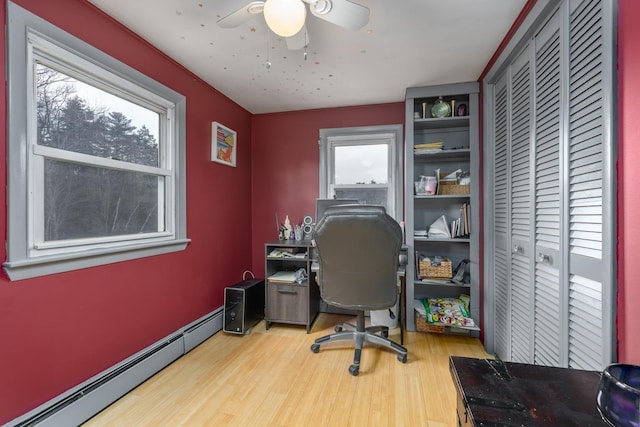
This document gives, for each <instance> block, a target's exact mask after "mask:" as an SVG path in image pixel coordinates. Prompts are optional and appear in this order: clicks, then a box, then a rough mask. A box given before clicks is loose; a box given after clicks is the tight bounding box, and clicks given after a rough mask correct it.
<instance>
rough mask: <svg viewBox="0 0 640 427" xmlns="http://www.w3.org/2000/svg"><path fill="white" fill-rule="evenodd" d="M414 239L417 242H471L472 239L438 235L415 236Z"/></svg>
mask: <svg viewBox="0 0 640 427" xmlns="http://www.w3.org/2000/svg"><path fill="white" fill-rule="evenodd" d="M413 240H414V241H416V242H437V243H441V242H453V243H470V242H471V239H469V238H460V237H457V238H455V239H446V238H438V237H418V236H413Z"/></svg>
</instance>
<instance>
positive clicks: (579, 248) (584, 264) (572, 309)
mask: <svg viewBox="0 0 640 427" xmlns="http://www.w3.org/2000/svg"><path fill="white" fill-rule="evenodd" d="M602 15H603V10H602V8H601V7H600V1H596V0H591V1H581V2H580V1H574V2H573V3H572V5H571V11H570V38H571V39H572V40H579V42H575V43H571V44H570V48H569V64H570V70H571V71H570V73H569V123H568V126H569V161H568V168H569V233H570V234H569V257H570V258H569V295H568V297H569V298H568V299H569V301H568V303H569V314H568V317H569V324H568V329H569V330H568V334H569V347H568V359H569V366H570V367H572V368H579V369H592V370H600V369H602V366H603V364H606V363H607V361H608V360H610V358H611V354H610V345H608V344H607V341H608V340H610V339H611V337H610V334H609V330H608V329H607V328H606V327H604V325H606V324H607V323H609V324H610V322H611V321H612V319H611V317H610V316H611V315H610V313H609V312H606V313H604V312H603V277H604V275H605V273H606V272H607V268H608V266H607V265H605V263H604V262H603V247H602V242H603V222H604V221H603V216H604V213H603V165H604V156H603V149H604V147H605V141H604V123H603V111H604V105H603V88H602V84H596V83H599V82H602V80H603V71H604V70H603V56H604V46H603V28H602V25H603V16H602ZM612 220H613V218H608V219H607V221H612ZM606 293H608V294H610V293H611V290H610V288H607V289H606ZM604 316H609V317H608V318H604Z"/></svg>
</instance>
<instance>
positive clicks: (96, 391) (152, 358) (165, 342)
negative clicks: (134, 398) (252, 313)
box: [6, 307, 223, 427]
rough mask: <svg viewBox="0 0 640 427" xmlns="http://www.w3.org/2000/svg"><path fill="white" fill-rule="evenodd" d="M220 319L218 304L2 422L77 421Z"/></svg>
mask: <svg viewBox="0 0 640 427" xmlns="http://www.w3.org/2000/svg"><path fill="white" fill-rule="evenodd" d="M222 321H223V307H220V308H218V309H216V310H214V311H212V312H211V313H209V314H207V315H205V316H203V317H201V318H200V319H197V320H196V321H194V322H192V323H190V324H188V325H186V326H184V327H183V328H181V329H180V330H178V331H176V332H174V333H173V334H170V335H169V336H167V337H165V338H163V339H162V340H160V341H157V342H156V343H154V344H152V345H151V346H149V347H147V348H146V349H144V350H142V351H140V352H138V353H136V354H134V355H133V356H131V357H129V358H128V359H126V360H124V361H122V362H120V363H118V364H117V365H115V366H112V367H111V368H109V369H107V370H105V371H103V372H101V373H100V374H98V375H96V376H94V377H93V378H90V379H89V380H87V381H85V382H83V383H82V384H79V385H78V386H76V387H74V388H72V389H70V390H68V391H67V392H65V393H63V394H61V395H59V396H57V397H55V398H53V399H51V400H50V401H48V402H46V403H44V404H42V405H40V406H39V407H37V408H35V409H34V410H32V411H30V412H28V413H26V414H24V415H22V416H20V417H18V418H16V419H14V420H13V421H10V422H9V423H8V424H6V426H11V427H31V426H38V427H49V426H51V427H55V426H61V425H65V426H71V425H80V424H82V423H83V422H85V421H87V420H88V419H89V418H91V417H93V416H94V415H95V414H97V413H98V412H100V411H102V410H103V409H104V408H106V407H107V406H109V405H110V404H112V403H113V402H115V401H116V400H118V399H119V398H120V397H122V396H124V395H125V394H127V393H128V392H130V391H131V390H133V389H134V388H135V387H137V386H138V385H140V384H142V383H143V382H144V381H145V380H147V379H148V378H149V377H151V376H153V375H154V374H156V373H157V372H158V371H160V370H161V369H163V368H164V367H166V366H168V365H169V364H171V363H172V362H174V361H175V360H176V359H178V358H179V357H181V356H182V355H184V354H186V353H188V352H189V351H191V350H192V349H193V348H195V347H197V346H198V345H199V344H201V343H202V342H203V341H205V340H206V339H207V338H209V337H211V336H212V335H213V334H215V333H216V332H218V331H220V330H222Z"/></svg>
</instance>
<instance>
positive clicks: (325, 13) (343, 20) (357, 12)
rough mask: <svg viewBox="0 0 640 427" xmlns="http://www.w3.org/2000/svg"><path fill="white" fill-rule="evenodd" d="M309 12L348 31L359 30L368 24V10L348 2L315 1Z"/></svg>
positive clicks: (346, 0)
mask: <svg viewBox="0 0 640 427" xmlns="http://www.w3.org/2000/svg"><path fill="white" fill-rule="evenodd" d="M309 10H311V13H312V14H313V15H314V16H317V17H318V18H320V19H324V20H325V21H328V22H331V23H332V24H335V25H339V26H340V27H344V28H348V29H350V30H359V29H360V28H362V27H364V26H365V25H367V23H368V22H369V8H368V7H366V6H362V5H360V4H357V3H353V2H351V1H349V0H317V1H316V2H315V4H310V5H309Z"/></svg>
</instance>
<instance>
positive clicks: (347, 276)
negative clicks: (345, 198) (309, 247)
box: [314, 205, 402, 310]
mask: <svg viewBox="0 0 640 427" xmlns="http://www.w3.org/2000/svg"><path fill="white" fill-rule="evenodd" d="M314 240H315V244H316V248H317V254H318V263H319V266H320V271H319V284H320V294H321V296H322V299H323V300H325V301H326V302H327V303H328V304H331V305H334V306H337V307H342V308H350V309H356V310H381V309H385V308H389V307H393V306H394V305H395V304H396V301H397V298H398V290H397V269H398V256H399V254H400V248H401V246H402V229H401V228H400V226H399V225H398V223H397V222H396V221H395V220H394V219H393V218H392V217H390V216H389V215H387V213H386V211H385V209H384V208H383V207H381V206H370V205H341V206H333V207H330V208H328V209H327V210H326V211H325V214H324V217H323V218H322V219H321V220H320V221H319V222H318V223H317V224H316V228H315V230H314Z"/></svg>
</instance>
